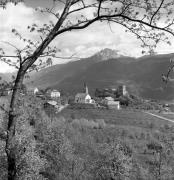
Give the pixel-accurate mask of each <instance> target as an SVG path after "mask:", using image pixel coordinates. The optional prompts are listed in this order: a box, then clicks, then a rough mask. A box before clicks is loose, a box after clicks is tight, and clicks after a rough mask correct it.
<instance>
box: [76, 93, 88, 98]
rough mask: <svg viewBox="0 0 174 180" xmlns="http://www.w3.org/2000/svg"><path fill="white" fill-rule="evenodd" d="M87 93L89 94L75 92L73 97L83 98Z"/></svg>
mask: <svg viewBox="0 0 174 180" xmlns="http://www.w3.org/2000/svg"><path fill="white" fill-rule="evenodd" d="M87 95H89V94H86V93H77V94H76V96H75V97H76V98H84V99H85V98H86V96H87Z"/></svg>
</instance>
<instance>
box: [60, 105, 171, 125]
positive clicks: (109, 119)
mask: <svg viewBox="0 0 174 180" xmlns="http://www.w3.org/2000/svg"><path fill="white" fill-rule="evenodd" d="M57 116H63V117H65V119H68V120H70V121H71V120H73V119H80V118H86V119H88V120H96V119H104V120H105V122H106V123H107V124H114V125H117V126H128V127H131V126H132V127H141V128H149V127H150V126H153V127H154V128H160V127H161V126H163V125H165V124H170V125H172V124H173V123H171V122H167V121H164V120H161V119H159V118H157V117H153V116H151V115H149V114H145V113H143V112H141V111H134V110H126V109H122V110H119V111H118V110H117V111H116V110H107V109H70V108H68V109H65V110H63V111H62V112H61V113H59V114H58V115H57Z"/></svg>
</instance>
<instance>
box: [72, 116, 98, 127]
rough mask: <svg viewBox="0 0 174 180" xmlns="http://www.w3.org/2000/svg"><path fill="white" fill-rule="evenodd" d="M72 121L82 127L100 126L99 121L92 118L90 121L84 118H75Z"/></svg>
mask: <svg viewBox="0 0 174 180" xmlns="http://www.w3.org/2000/svg"><path fill="white" fill-rule="evenodd" d="M72 123H73V124H76V125H78V126H79V127H81V128H83V127H89V128H94V129H98V128H99V124H98V123H97V122H94V121H92V120H90V121H88V120H87V119H84V118H81V119H75V120H73V122H72Z"/></svg>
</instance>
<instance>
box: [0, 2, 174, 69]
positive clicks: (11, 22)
mask: <svg viewBox="0 0 174 180" xmlns="http://www.w3.org/2000/svg"><path fill="white" fill-rule="evenodd" d="M32 3H33V6H32V7H30V6H27V5H26V4H24V3H19V4H18V5H17V6H14V5H13V4H10V3H9V4H8V5H7V8H6V9H5V10H3V9H0V23H1V26H0V40H1V41H8V42H11V43H12V44H15V45H16V46H18V47H23V45H24V44H23V43H22V42H21V41H20V40H17V39H16V37H15V36H14V35H13V34H12V33H11V29H12V28H16V29H17V30H18V31H19V32H20V33H21V34H23V35H24V36H25V37H27V38H29V39H36V38H38V36H37V34H31V33H29V32H28V31H27V26H28V25H31V24H33V23H36V24H43V23H46V22H49V20H53V17H51V16H50V15H48V14H47V15H41V14H39V13H38V12H36V11H35V10H34V7H35V6H34V0H32ZM85 13H86V14H88V15H89V14H90V13H91V12H90V11H89V12H85ZM124 30H125V29H124V28H123V27H122V26H120V25H118V24H111V26H109V25H108V24H107V23H105V22H102V23H101V22H96V23H94V24H92V25H91V26H89V27H88V28H86V29H83V30H78V31H72V32H67V33H65V34H61V35H60V36H58V37H57V38H56V39H55V40H54V41H53V42H52V43H51V44H52V45H56V46H57V47H58V48H59V49H61V52H60V53H59V55H60V56H71V55H72V54H74V53H76V55H77V56H79V57H89V56H91V55H93V54H94V53H96V52H97V51H99V50H101V49H104V48H111V49H116V50H119V51H120V53H122V54H125V55H129V56H136V57H138V56H140V55H141V50H142V49H141V47H140V45H141V43H140V41H138V40H137V39H136V37H135V36H134V35H132V34H131V33H127V32H125V31H124ZM171 40H172V41H173V39H171ZM2 46H4V45H2V43H0V47H2ZM7 48H8V49H7ZM6 49H7V50H8V53H12V52H13V49H12V48H10V47H6ZM173 49H174V45H172V46H171V47H170V46H167V45H166V44H160V45H159V46H158V48H157V51H158V52H159V53H170V52H172V51H173ZM67 61H68V60H62V59H60V60H55V63H62V62H63V63H64V62H67ZM10 70H12V68H9V67H8V66H7V65H4V64H2V63H1V64H0V72H5V71H10Z"/></svg>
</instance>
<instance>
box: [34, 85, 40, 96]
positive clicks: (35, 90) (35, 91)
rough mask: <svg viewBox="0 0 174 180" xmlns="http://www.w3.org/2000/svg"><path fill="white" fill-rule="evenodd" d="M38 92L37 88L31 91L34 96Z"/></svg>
mask: <svg viewBox="0 0 174 180" xmlns="http://www.w3.org/2000/svg"><path fill="white" fill-rule="evenodd" d="M38 92H39V89H38V88H37V87H36V88H34V90H33V93H34V95H36V94H37V93H38Z"/></svg>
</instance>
